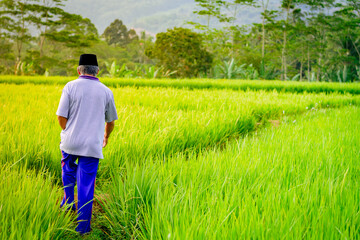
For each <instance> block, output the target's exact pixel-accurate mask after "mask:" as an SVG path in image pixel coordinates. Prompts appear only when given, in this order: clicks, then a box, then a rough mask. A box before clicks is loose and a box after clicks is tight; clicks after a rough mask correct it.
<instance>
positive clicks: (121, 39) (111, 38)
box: [102, 19, 139, 47]
mask: <svg viewBox="0 0 360 240" xmlns="http://www.w3.org/2000/svg"><path fill="white" fill-rule="evenodd" d="M102 36H103V37H104V38H105V41H106V42H107V43H108V44H109V45H112V44H114V46H115V47H116V45H118V46H121V47H124V46H126V45H127V44H129V43H131V42H132V41H133V40H138V39H139V36H138V35H137V34H136V32H135V30H134V29H130V30H128V29H127V27H126V26H125V25H124V24H123V22H122V21H121V20H119V19H115V21H114V22H112V23H111V24H110V25H109V26H108V27H107V28H106V29H105V31H104V33H103V35H102Z"/></svg>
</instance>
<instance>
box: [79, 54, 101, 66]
mask: <svg viewBox="0 0 360 240" xmlns="http://www.w3.org/2000/svg"><path fill="white" fill-rule="evenodd" d="M80 65H92V66H99V65H98V62H97V59H96V55H95V54H82V55H81V56H80V60H79V66H80Z"/></svg>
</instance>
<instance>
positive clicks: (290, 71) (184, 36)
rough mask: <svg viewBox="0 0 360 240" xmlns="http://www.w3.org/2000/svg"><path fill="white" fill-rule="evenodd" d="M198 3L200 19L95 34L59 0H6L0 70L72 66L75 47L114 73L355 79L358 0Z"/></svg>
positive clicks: (58, 70) (69, 71) (66, 71)
mask: <svg viewBox="0 0 360 240" xmlns="http://www.w3.org/2000/svg"><path fill="white" fill-rule="evenodd" d="M195 2H196V6H197V7H196V9H194V14H197V15H199V16H200V17H202V18H203V19H205V21H203V22H188V25H187V26H188V28H179V27H175V28H173V29H169V30H168V31H166V32H163V33H158V34H157V35H156V37H155V38H153V37H151V36H149V35H147V34H146V33H145V32H142V33H140V34H139V35H138V34H137V33H136V32H135V30H133V29H128V28H127V27H126V26H125V25H124V24H123V22H122V21H121V20H120V19H116V20H115V21H114V22H112V23H111V24H110V25H109V26H108V27H107V28H106V29H105V31H104V33H103V34H101V35H99V34H98V32H97V29H96V27H95V26H94V25H93V23H91V21H90V20H89V19H86V18H83V17H81V16H80V15H76V14H70V13H67V12H65V11H64V10H63V1H62V0H19V1H15V0H2V1H0V24H1V26H2V27H1V29H0V72H1V73H2V74H23V75H27V74H28V75H36V74H45V75H47V74H51V75H73V72H74V69H75V67H76V64H77V56H78V55H79V54H80V53H81V52H93V53H95V54H97V55H98V56H99V58H100V60H101V61H99V62H100V63H101V64H102V65H101V66H100V68H101V69H102V72H101V73H102V75H104V76H105V75H108V76H113V77H149V78H154V77H178V78H179V77H180V78H186V77H204V78H229V79H231V78H245V79H281V80H296V81H338V82H349V81H359V78H360V68H359V61H360V44H359V41H360V31H359V26H360V3H359V2H358V1H357V0H344V1H341V2H339V1H335V0H281V1H280V5H279V7H278V9H269V0H195ZM243 8H247V9H251V8H258V9H259V10H260V17H261V22H260V23H254V24H251V25H238V24H237V20H238V19H239V18H241V16H240V15H239V9H243ZM214 21H217V22H220V23H222V25H223V26H224V27H222V28H219V27H215V26H219V25H218V24H216V25H214V24H212V23H214ZM212 25H214V26H212Z"/></svg>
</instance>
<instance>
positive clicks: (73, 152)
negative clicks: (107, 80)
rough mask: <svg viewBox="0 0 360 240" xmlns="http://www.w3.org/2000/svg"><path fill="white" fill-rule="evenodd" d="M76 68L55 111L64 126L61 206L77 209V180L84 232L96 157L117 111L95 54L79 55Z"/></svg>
mask: <svg viewBox="0 0 360 240" xmlns="http://www.w3.org/2000/svg"><path fill="white" fill-rule="evenodd" d="M77 70H78V73H79V75H80V76H79V78H78V79H77V80H74V81H71V82H68V83H67V84H66V85H65V87H64V89H63V92H62V95H61V99H60V103H59V107H58V110H57V112H56V115H57V116H58V120H59V124H60V126H61V128H62V129H63V130H62V131H61V134H60V135H61V142H60V150H61V153H62V159H61V167H62V180H63V185H64V192H65V194H64V198H63V200H62V202H61V207H66V208H70V209H71V210H73V211H75V210H76V206H75V204H74V187H75V182H76V181H77V187H78V204H77V210H78V226H77V228H76V231H77V232H79V233H80V234H85V233H87V232H90V230H91V228H90V221H91V215H92V205H93V198H94V188H95V178H96V173H97V170H98V164H99V159H100V158H103V154H102V148H104V147H105V146H106V145H107V143H108V139H109V136H110V134H111V132H112V131H113V129H114V122H115V120H117V113H116V108H115V102H114V97H113V94H112V92H111V90H110V89H109V88H107V87H106V86H105V85H104V84H102V83H101V82H100V81H99V79H98V78H97V77H96V75H97V74H98V73H99V67H98V63H97V58H96V55H93V54H83V55H81V56H80V61H79V67H78V69H77ZM105 123H106V124H105ZM76 160H78V163H76Z"/></svg>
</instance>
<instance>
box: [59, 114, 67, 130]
mask: <svg viewBox="0 0 360 240" xmlns="http://www.w3.org/2000/svg"><path fill="white" fill-rule="evenodd" d="M58 121H59V125H60V127H61V128H62V130H65V128H66V123H67V121H68V120H67V118H64V117H62V116H58Z"/></svg>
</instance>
